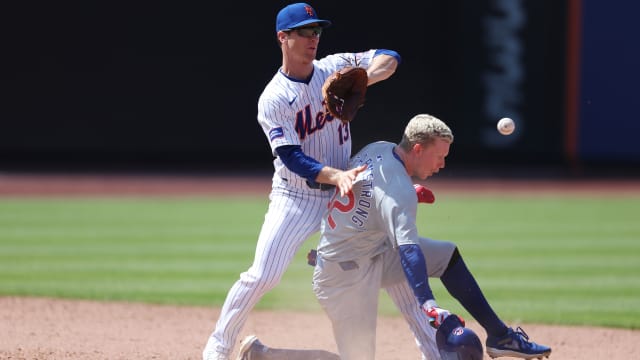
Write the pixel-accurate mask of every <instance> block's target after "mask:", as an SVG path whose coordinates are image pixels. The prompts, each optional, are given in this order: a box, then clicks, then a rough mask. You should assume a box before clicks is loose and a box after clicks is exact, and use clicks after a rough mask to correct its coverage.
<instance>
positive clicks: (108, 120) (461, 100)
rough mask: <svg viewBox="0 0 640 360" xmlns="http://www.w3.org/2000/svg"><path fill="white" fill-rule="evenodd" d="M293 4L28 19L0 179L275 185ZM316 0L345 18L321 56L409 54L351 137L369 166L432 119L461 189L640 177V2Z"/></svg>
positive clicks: (82, 8) (9, 55)
mask: <svg viewBox="0 0 640 360" xmlns="http://www.w3.org/2000/svg"><path fill="white" fill-rule="evenodd" d="M618 2H620V4H623V5H624V6H622V5H620V4H618V5H615V4H616V3H618ZM288 3H289V2H284V1H263V2H222V3H220V2H216V3H214V2H206V3H205V2H180V3H177V2H169V3H167V2H160V3H153V4H150V3H148V2H144V3H143V2H139V3H138V2H130V3H120V2H84V3H80V4H78V3H75V4H73V5H70V4H66V5H65V4H63V3H46V4H40V5H38V6H33V5H29V7H28V8H27V5H24V6H25V7H24V8H14V10H13V11H12V12H8V13H7V15H11V18H12V21H11V22H10V23H9V24H7V25H8V28H7V32H6V33H5V34H4V36H3V38H4V40H5V41H6V43H5V46H4V48H3V55H4V56H3V58H4V59H3V62H4V63H5V65H4V66H3V70H2V72H3V81H2V87H3V93H4V96H3V99H2V106H1V107H0V122H1V124H2V127H1V129H0V170H7V171H9V170H34V171H35V170H63V171H84V170H132V171H146V170H162V171H165V170H169V171H202V172H211V173H219V172H220V173H221V172H226V171H270V170H271V161H272V160H273V158H272V157H271V154H270V149H269V146H268V143H267V141H266V138H265V136H264V134H263V133H262V130H261V129H260V127H259V125H258V123H257V120H256V113H257V100H258V97H259V96H260V93H261V91H262V89H263V88H264V86H265V85H266V83H267V82H268V81H269V80H270V79H271V77H272V76H273V74H274V73H275V72H276V71H277V69H278V67H279V66H280V64H281V54H280V50H279V49H278V47H277V43H276V39H275V16H276V13H277V11H278V10H279V9H280V8H281V7H283V6H284V5H286V4H288ZM311 4H312V5H313V6H314V7H315V9H316V10H317V12H318V14H319V16H320V17H321V18H326V19H329V20H331V21H332V22H333V26H332V27H330V28H329V29H327V30H326V31H325V32H324V33H323V35H322V39H321V42H320V49H319V53H318V56H319V57H322V56H325V55H327V54H330V53H334V52H342V51H361V50H366V49H370V48H388V49H394V50H396V51H398V52H399V53H400V54H401V56H402V58H403V62H402V64H401V66H400V67H399V69H398V71H397V73H396V74H395V75H394V76H393V77H392V78H391V79H390V80H388V81H386V82H383V83H380V84H376V85H374V86H372V87H371V88H370V89H369V92H368V98H367V103H366V105H365V106H364V107H363V108H362V110H361V111H360V112H359V115H358V117H357V118H356V121H354V122H353V123H352V133H353V139H354V152H355V151H357V150H358V149H359V148H360V147H361V146H363V145H364V144H366V143H369V142H371V141H374V140H389V141H394V142H395V141H399V139H400V135H401V132H402V129H403V128H404V125H405V124H406V122H407V120H408V119H409V118H410V117H412V116H413V115H415V114H417V113H431V114H433V115H436V116H438V117H440V118H441V119H443V120H445V121H446V122H447V123H448V124H449V125H450V126H451V127H452V129H453V131H454V134H455V136H456V140H455V144H454V146H453V148H452V152H451V154H450V156H449V158H448V167H449V168H450V170H449V171H448V173H449V174H451V175H456V174H466V173H467V172H484V173H493V172H501V171H502V172H511V173H516V172H524V173H527V174H530V175H536V174H543V175H544V174H569V175H577V176H581V175H587V174H590V173H592V172H601V171H604V172H605V173H607V172H615V173H617V174H632V173H633V172H634V171H636V170H637V169H638V168H640V166H638V165H640V145H639V143H638V141H637V140H636V137H637V134H638V133H640V122H639V121H638V119H637V118H638V115H637V114H636V112H635V111H632V110H634V109H633V108H632V107H634V98H635V96H634V95H637V94H638V92H639V91H638V90H637V84H638V83H640V82H639V80H640V79H639V76H638V70H637V64H639V63H640V50H639V49H640V47H638V46H637V41H635V40H634V39H633V37H634V36H635V34H637V33H638V30H639V27H640V25H638V22H637V21H636V20H635V19H634V18H633V16H634V15H635V14H637V13H638V10H640V3H638V4H636V3H634V2H631V3H629V2H621V1H620V0H613V1H610V2H601V1H597V0H564V1H559V0H458V1H453V0H439V1H404V0H397V1H393V2H388V3H385V4H383V5H371V4H364V3H362V2H347V1H344V0H341V1H338V0H335V1H328V0H321V1H317V2H315V3H314V2H311ZM16 6H17V7H20V5H16ZM634 44H635V45H634ZM501 117H511V118H513V119H514V120H515V121H516V123H517V130H516V132H515V133H514V134H513V135H511V136H508V137H505V136H501V135H499V134H498V133H497V131H495V124H496V122H497V121H498V119H500V118H501ZM614 169H615V170H614Z"/></svg>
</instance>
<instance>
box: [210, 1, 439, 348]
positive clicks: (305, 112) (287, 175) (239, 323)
mask: <svg viewBox="0 0 640 360" xmlns="http://www.w3.org/2000/svg"><path fill="white" fill-rule="evenodd" d="M330 24H331V22H330V21H328V20H321V19H319V18H318V16H317V14H316V12H315V10H314V9H313V8H312V7H311V6H310V5H308V4H305V3H295V4H291V5H288V6H286V7H284V8H283V9H282V10H280V12H279V13H278V15H277V17H276V34H277V39H278V42H279V44H280V47H281V50H282V66H281V67H280V69H278V71H277V72H276V74H275V75H274V77H273V79H272V80H271V81H270V82H269V84H267V86H266V88H265V89H264V91H263V93H262V95H261V96H260V99H259V101H258V122H259V124H260V126H261V127H262V129H263V131H264V133H265V135H266V136H267V139H268V141H269V144H270V146H271V150H272V153H273V155H274V156H275V157H276V158H275V160H274V162H273V164H274V168H275V172H274V175H273V181H272V191H271V194H270V196H269V199H270V203H269V208H268V210H267V214H266V215H265V220H264V223H263V226H262V229H261V231H260V235H259V237H258V242H257V245H256V251H255V257H254V261H253V264H252V265H251V267H250V268H249V269H248V270H247V271H246V272H243V273H242V274H241V275H240V279H239V280H238V281H236V283H235V284H234V285H233V286H232V287H231V289H230V290H229V292H228V294H227V298H226V300H225V303H224V305H223V307H222V310H221V313H220V317H219V319H218V321H217V324H216V327H215V329H214V331H213V332H212V334H211V336H210V337H209V339H208V341H207V344H206V346H205V348H204V350H203V359H205V360H214V359H215V360H227V359H229V356H230V355H231V353H232V352H233V348H234V345H235V343H236V341H237V337H238V335H239V333H240V331H241V330H242V328H243V326H244V324H245V322H246V320H247V317H248V315H249V312H250V311H251V310H252V309H253V307H254V306H255V305H256V303H257V302H258V301H259V300H260V299H261V298H262V296H263V295H264V294H265V293H266V292H268V291H269V290H270V289H272V288H273V287H275V286H276V285H277V284H278V283H279V281H280V279H281V278H282V275H283V273H284V272H285V270H286V269H287V267H288V265H289V263H290V262H291V260H292V258H293V256H294V255H295V254H296V252H297V251H298V249H299V247H300V245H301V244H302V243H304V241H305V240H306V239H307V238H309V237H310V236H311V235H312V234H314V233H316V232H317V231H319V229H320V223H321V219H322V215H323V214H324V213H325V212H326V211H327V204H328V202H329V200H330V199H331V197H332V196H333V193H334V192H335V191H336V190H337V192H338V193H340V194H342V195H344V194H347V193H348V192H350V191H351V188H352V186H353V182H354V180H355V178H356V176H357V174H358V173H359V172H361V171H363V170H364V169H365V167H364V166H363V167H360V168H353V169H348V167H347V166H348V162H349V158H350V156H351V133H350V127H349V124H348V123H343V122H342V121H341V120H340V119H337V118H333V117H332V116H331V115H330V114H329V113H326V112H325V109H324V106H323V99H322V94H321V88H322V85H323V83H324V81H325V79H327V77H328V76H329V75H330V74H331V73H333V72H334V71H336V70H337V69H340V68H342V67H344V66H345V65H347V63H348V62H353V61H357V64H358V66H361V67H363V68H366V69H367V74H368V77H369V81H368V85H372V84H375V83H377V82H379V81H382V80H385V79H387V78H388V77H390V76H391V75H392V74H393V73H394V72H395V70H396V68H397V66H398V63H399V62H400V56H399V55H398V53H396V52H395V51H392V50H384V49H377V50H368V51H364V52H359V53H341V54H334V55H330V56H327V57H325V58H323V59H320V60H316V53H317V49H318V44H319V41H320V36H321V33H322V31H323V29H324V28H325V27H327V26H329V25H330ZM410 296H412V295H411V292H410V289H407V288H401V289H398V294H397V297H399V298H402V297H410ZM424 323H426V320H425V321H424ZM424 323H423V324H421V325H416V327H415V329H414V330H415V331H416V332H420V333H422V332H423V331H420V330H419V327H420V326H423V327H424V326H425V325H424ZM427 327H428V326H427ZM421 343H424V344H428V346H430V347H433V348H435V345H433V344H434V340H433V334H431V337H430V338H429V339H427V338H425V339H424V340H421ZM425 346H427V345H425ZM432 350H433V349H432Z"/></svg>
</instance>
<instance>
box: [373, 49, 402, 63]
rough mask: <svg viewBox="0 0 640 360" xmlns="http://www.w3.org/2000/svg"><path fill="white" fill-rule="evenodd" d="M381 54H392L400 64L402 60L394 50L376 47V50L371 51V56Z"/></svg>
mask: <svg viewBox="0 0 640 360" xmlns="http://www.w3.org/2000/svg"><path fill="white" fill-rule="evenodd" d="M381 54H385V55H390V56H393V57H394V58H396V60H397V61H398V64H400V62H401V61H402V58H401V57H400V54H398V53H397V52H396V51H393V50H388V49H377V50H376V52H375V53H373V57H376V56H378V55H381Z"/></svg>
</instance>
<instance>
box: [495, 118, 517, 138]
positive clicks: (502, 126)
mask: <svg viewBox="0 0 640 360" xmlns="http://www.w3.org/2000/svg"><path fill="white" fill-rule="evenodd" d="M497 128H498V131H499V132H500V134H502V135H511V133H512V132H513V130H515V129H516V123H514V122H513V120H511V118H508V117H505V118H502V119H500V121H498V125H497Z"/></svg>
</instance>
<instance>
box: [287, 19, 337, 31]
mask: <svg viewBox="0 0 640 360" xmlns="http://www.w3.org/2000/svg"><path fill="white" fill-rule="evenodd" d="M313 23H318V24H320V26H322V27H323V28H324V27H327V26H331V21H329V20H320V19H308V20H305V21H301V22H299V23H297V24H295V25H294V26H291V27H290V28H288V29H283V30H292V29H295V28H299V27H302V26H305V25H307V24H313Z"/></svg>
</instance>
